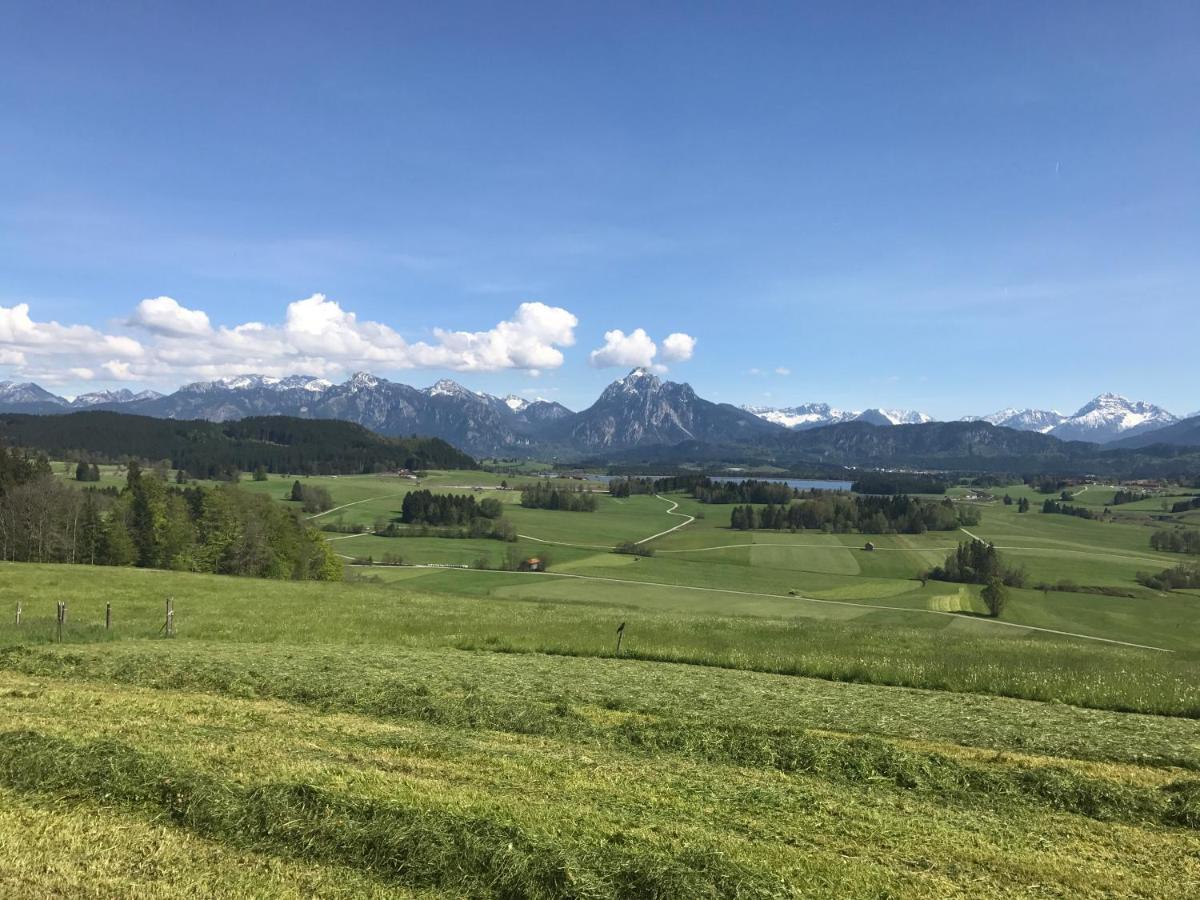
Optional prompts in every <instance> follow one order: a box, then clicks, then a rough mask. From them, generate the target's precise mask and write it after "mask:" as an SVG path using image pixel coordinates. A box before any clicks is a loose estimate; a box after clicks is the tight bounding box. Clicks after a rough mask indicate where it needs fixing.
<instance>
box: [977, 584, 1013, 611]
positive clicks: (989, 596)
mask: <svg viewBox="0 0 1200 900" xmlns="http://www.w3.org/2000/svg"><path fill="white" fill-rule="evenodd" d="M980 596H981V597H982V598H983V603H984V605H985V606H986V607H987V611H988V615H990V616H991V617H992V618H993V619H998V618H999V617H1000V614H1001V613H1002V612H1004V607H1005V606H1007V605H1008V590H1007V589H1006V588H1005V587H1004V583H1003V582H1002V581H1000V579H998V578H993V579H992V580H991V581H989V582H988V583H987V585H986V586H984V589H983V592H982V593H981V594H980Z"/></svg>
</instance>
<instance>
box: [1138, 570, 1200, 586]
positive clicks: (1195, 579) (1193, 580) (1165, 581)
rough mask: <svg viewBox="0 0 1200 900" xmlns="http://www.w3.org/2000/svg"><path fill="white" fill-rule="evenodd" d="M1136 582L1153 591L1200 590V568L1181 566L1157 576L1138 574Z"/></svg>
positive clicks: (1147, 573) (1149, 573)
mask: <svg viewBox="0 0 1200 900" xmlns="http://www.w3.org/2000/svg"><path fill="white" fill-rule="evenodd" d="M1136 577H1137V580H1138V583H1139V584H1142V585H1144V586H1145V587H1148V588H1150V589H1152V590H1155V591H1175V590H1185V589H1187V588H1200V566H1198V565H1195V564H1193V565H1190V566H1189V565H1182V566H1176V567H1175V568H1173V569H1163V571H1161V572H1159V573H1158V574H1153V573H1151V572H1138V573H1137V576H1136Z"/></svg>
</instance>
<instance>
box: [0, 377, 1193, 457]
mask: <svg viewBox="0 0 1200 900" xmlns="http://www.w3.org/2000/svg"><path fill="white" fill-rule="evenodd" d="M78 409H90V410H110V411H119V412H126V413H133V414H137V415H144V416H152V417H156V418H165V419H207V420H210V421H215V422H225V421H230V420H239V419H246V418H249V417H254V416H268V415H282V416H292V417H296V418H302V419H338V420H345V421H349V422H354V423H356V424H359V425H362V426H364V427H366V428H369V429H370V430H372V431H374V432H377V433H379V434H382V435H391V436H405V435H414V434H420V435H424V436H429V437H437V438H441V439H443V440H445V441H448V442H449V443H451V444H453V445H454V446H456V447H459V448H461V449H462V450H464V451H466V452H469V453H472V454H474V455H477V456H497V455H499V456H543V457H546V456H551V455H553V456H561V457H563V458H570V457H572V456H579V455H583V456H588V457H597V456H605V455H608V456H614V457H615V456H618V455H623V454H627V453H629V452H634V451H637V450H638V449H639V448H651V447H653V448H662V453H666V454H668V455H669V453H670V450H671V448H678V452H679V453H684V452H695V453H696V454H698V455H700V456H708V455H712V454H714V453H718V452H719V448H740V450H739V451H738V452H739V453H742V454H743V455H745V454H747V453H750V454H752V455H753V454H761V455H762V458H764V459H786V458H794V457H797V456H798V455H802V456H804V457H806V458H813V457H814V454H815V458H819V459H832V456H833V455H835V454H836V453H839V452H840V453H850V452H851V451H852V450H853V452H854V453H858V452H859V451H860V450H863V452H865V453H866V455H865V456H863V457H861V458H863V459H868V458H874V453H875V451H873V450H871V451H870V452H867V451H866V450H864V448H869V447H885V446H886V445H887V441H888V440H889V439H888V438H887V437H886V433H887V432H889V431H891V430H893V429H905V428H912V427H916V428H923V429H926V430H925V431H924V432H920V433H921V434H929V435H934V434H936V435H940V436H941V438H939V439H941V440H944V441H949V442H950V444H954V443H955V442H961V441H966V443H964V444H962V446H963V447H967V446H968V445H969V446H970V447H971V449H970V451H969V452H968V453H967V455H968V456H971V455H976V456H977V455H979V454H981V453H984V454H986V453H991V452H992V450H993V448H995V447H998V446H1000V445H1003V447H1005V448H1007V449H1006V450H1005V451H1004V452H1006V453H1007V452H1009V451H1012V452H1017V453H1024V452H1032V450H1033V449H1035V448H1033V447H1032V445H1031V446H1026V443H1022V442H1019V441H1017V440H1016V439H1015V438H1012V437H1005V436H1004V434H1005V433H1008V432H1016V433H1030V434H1034V435H1036V436H1037V437H1045V438H1047V439H1055V438H1060V439H1062V440H1066V441H1068V442H1069V441H1074V440H1086V441H1090V442H1092V444H1093V445H1094V444H1097V443H1100V442H1103V441H1109V440H1113V439H1114V438H1122V439H1123V438H1132V437H1140V436H1147V441H1146V442H1145V443H1142V444H1139V445H1138V446H1146V445H1148V444H1150V443H1154V441H1153V439H1152V437H1150V436H1152V435H1153V434H1155V433H1156V431H1157V430H1159V429H1163V428H1167V427H1169V426H1172V425H1174V424H1175V423H1176V422H1178V421H1179V420H1178V419H1177V418H1176V417H1175V416H1173V415H1172V414H1171V413H1169V412H1167V411H1166V410H1164V409H1162V408H1161V407H1157V406H1155V405H1153V404H1149V403H1145V402H1142V401H1129V400H1126V399H1124V398H1122V397H1120V396H1118V395H1116V394H1101V395H1099V396H1098V397H1097V398H1096V399H1095V400H1093V401H1091V402H1090V403H1088V404H1086V405H1085V406H1084V407H1082V408H1081V409H1080V410H1079V411H1078V412H1077V413H1075V414H1074V415H1073V416H1065V415H1063V414H1061V413H1057V412H1053V411H1043V410H1028V409H1026V410H1016V409H1006V410H1001V411H999V412H996V413H993V414H991V415H989V416H983V417H978V418H976V417H971V418H970V419H967V420H964V422H960V423H935V422H934V421H933V420H932V418H931V417H930V416H929V415H928V414H926V413H922V412H918V411H914V410H901V409H881V408H875V409H866V410H857V411H845V410H839V409H836V408H834V407H831V406H829V405H828V404H824V403H809V404H803V405H800V406H793V407H785V408H778V409H777V408H770V407H741V408H739V407H736V406H732V405H730V404H724V403H714V402H711V401H709V400H706V399H704V398H702V397H700V396H698V395H697V394H696V392H695V391H694V390H693V389H692V387H691V386H690V385H688V384H685V383H677V382H672V381H664V380H662V379H661V378H659V377H658V376H657V375H655V374H654V373H653V372H650V371H648V370H646V369H634V370H633V371H631V372H629V373H628V374H627V375H625V376H624V377H623V378H620V379H618V380H616V381H614V382H613V383H611V384H610V385H608V387H606V388H605V389H604V391H603V392H602V393H601V395H600V396H599V398H597V400H596V402H595V403H594V404H592V405H591V406H590V407H588V408H587V409H585V410H583V411H581V412H572V411H571V410H569V409H567V408H566V407H565V406H563V405H562V404H560V403H555V402H553V401H548V400H544V399H540V398H539V399H535V400H527V399H525V398H522V397H518V396H515V395H509V396H507V397H503V398H501V397H496V396H493V395H491V394H486V393H481V392H477V391H473V390H470V389H469V388H466V387H464V386H463V385H461V384H459V383H458V382H456V381H452V380H450V379H442V380H440V381H438V382H436V383H435V384H433V385H430V386H429V387H427V388H414V387H411V386H409V385H406V384H401V383H398V382H393V381H389V380H388V379H386V378H380V377H378V376H375V375H371V374H369V373H367V372H358V373H355V374H354V375H352V376H351V377H350V378H348V379H347V380H346V381H344V382H342V383H341V384H335V383H333V382H331V381H329V380H327V379H324V378H317V377H314V376H311V375H292V376H288V377H286V378H276V377H272V376H265V375H255V374H247V375H239V376H235V377H231V378H221V379H216V380H213V381H200V382H193V383H191V384H186V385H184V386H183V387H181V388H179V389H178V390H177V391H175V392H174V393H171V394H166V395H163V394H159V393H157V392H155V391H142V392H140V393H134V392H132V391H130V390H127V389H122V390H117V391H103V392H96V393H90V394H84V395H81V396H79V397H76V398H75V399H74V400H73V401H68V400H67V399H65V398H63V397H59V396H56V395H54V394H52V393H50V392H49V391H46V390H44V389H43V388H41V387H40V386H39V385H36V384H33V383H28V382H27V383H14V382H0V412H18V413H37V414H46V413H63V412H71V411H73V410H78ZM938 424H942V425H952V424H957V425H967V424H977V425H978V424H982V425H987V426H996V427H998V428H999V432H998V434H999V436H997V433H993V432H990V431H987V430H986V429H984V430H978V431H972V430H971V429H965V430H962V429H960V430H957V431H956V430H953V429H950V430H947V429H938V428H934V427H933V426H934V425H938ZM850 426H854V428H855V429H856V430H850V431H846V430H844V429H846V428H849V427H850ZM837 429H843V430H842V431H839V430H837ZM863 429H866V430H863ZM876 431H879V432H882V433H881V434H876V433H875V432H876ZM817 432H820V434H819V435H816V436H815V437H813V438H811V439H810V438H809V437H807V436H808V435H809V434H810V433H817ZM906 434H907V432H906ZM914 434H915V433H914ZM1190 434H1191V432H1188V431H1186V430H1182V431H1180V432H1179V435H1180V436H1181V437H1180V438H1179V440H1180V441H1184V440H1187V439H1188V438H1187V435H1190ZM839 435H840V436H841V437H838V438H837V440H838V441H839V442H840V443H838V442H834V443H832V444H831V443H830V441H831V440H833V438H835V437H837V436H839ZM846 435H858V437H857V438H856V440H858V441H859V442H860V444H856V445H854V446H855V447H858V449H854V447H852V446H851V445H850V444H848V443H847V441H849V438H848V437H846ZM893 438H896V439H898V438H899V435H893ZM903 440H904V441H907V442H909V443H908V444H906V446H909V447H910V449H913V448H915V447H916V444H913V443H912V442H913V441H917V440H918V439H917V438H914V437H912V436H911V435H909V436H908V437H905V438H904V439H903ZM920 440H924V438H921V439H920ZM918 443H919V441H918ZM1059 443H1061V441H1059ZM955 446H957V445H955ZM1047 446H1049V445H1039V447H1041V449H1038V451H1037V452H1050V451H1049V450H1046V449H1045V448H1046V447H1047ZM688 448H691V450H690V451H689V450H688ZM927 450H930V448H929V447H926V448H925V449H924V450H922V451H921V452H922V453H924V452H926V451H927ZM943 451H945V452H951V451H953V452H957V450H955V449H954V447H952V446H950V445H949V444H948V445H947V446H946V447H943ZM656 452H657V451H656ZM897 452H899V451H897ZM906 452H907V451H906ZM660 456H661V454H660ZM855 458H858V457H855ZM881 458H882V457H881ZM922 458H926V459H932V458H934V457H933V456H930V457H922Z"/></svg>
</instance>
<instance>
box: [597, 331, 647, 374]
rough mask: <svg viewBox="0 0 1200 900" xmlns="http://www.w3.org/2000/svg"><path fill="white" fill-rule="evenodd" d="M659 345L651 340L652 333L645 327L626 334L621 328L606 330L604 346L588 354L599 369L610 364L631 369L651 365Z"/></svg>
mask: <svg viewBox="0 0 1200 900" xmlns="http://www.w3.org/2000/svg"><path fill="white" fill-rule="evenodd" d="M657 353H658V346H657V345H656V344H655V343H654V341H652V340H650V335H648V334H646V332H645V330H644V329H641V328H635V329H634V330H633V331H632V332H631V333H630V334H626V333H625V332H624V331H622V330H621V329H620V328H614V329H613V330H612V331H606V332H604V346H603V347H601V348H600V349H598V350H593V351H592V352H591V354H590V355H589V356H588V362H590V363H591V364H592V365H593V366H595V367H596V368H597V369H604V368H608V367H610V366H620V367H621V368H624V369H630V368H633V367H635V366H642V367H646V368H648V367H650V366H652V365H653V364H654V356H655V354H657Z"/></svg>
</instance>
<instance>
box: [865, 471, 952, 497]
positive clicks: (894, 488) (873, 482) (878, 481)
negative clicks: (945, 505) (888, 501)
mask: <svg viewBox="0 0 1200 900" xmlns="http://www.w3.org/2000/svg"><path fill="white" fill-rule="evenodd" d="M850 490H852V491H854V492H855V493H856V494H944V493H946V482H945V481H943V480H942V479H941V478H938V477H937V476H936V475H923V474H921V473H919V472H869V473H866V474H863V475H859V476H858V478H857V479H855V481H854V483H853V484H852V485H851V486H850Z"/></svg>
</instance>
